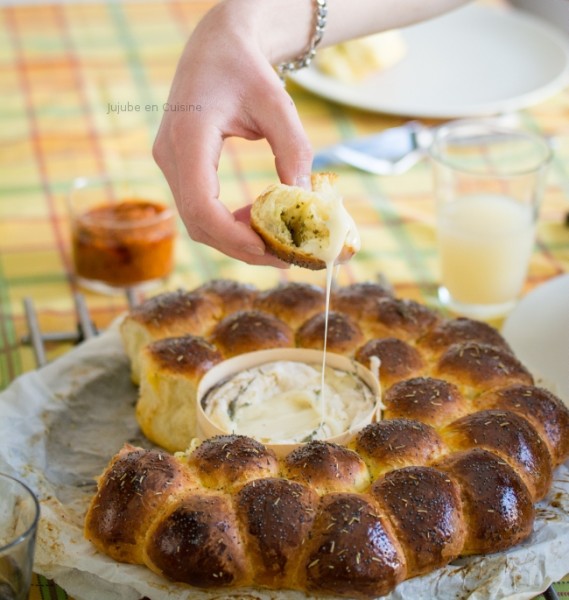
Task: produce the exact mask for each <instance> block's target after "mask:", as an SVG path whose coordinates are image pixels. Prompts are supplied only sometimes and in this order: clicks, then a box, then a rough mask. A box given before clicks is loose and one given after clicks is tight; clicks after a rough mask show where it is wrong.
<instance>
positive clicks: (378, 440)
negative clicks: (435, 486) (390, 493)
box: [350, 419, 444, 478]
mask: <svg viewBox="0 0 569 600" xmlns="http://www.w3.org/2000/svg"><path fill="white" fill-rule="evenodd" d="M350 447H351V448H353V449H354V450H355V451H356V452H357V453H358V454H359V455H360V456H361V457H362V458H363V459H364V461H365V462H366V464H367V466H368V469H369V470H370V473H371V475H372V478H375V477H377V476H379V475H381V474H382V473H385V472H386V471H391V470H393V469H399V468H402V467H406V466H411V465H421V466H423V465H428V464H429V463H431V462H433V461H434V460H436V459H437V458H439V457H440V456H441V455H442V454H443V451H444V445H443V442H442V440H441V438H440V436H439V434H438V433H437V432H436V431H435V430H434V429H433V428H432V427H430V426H429V425H425V424H424V423H420V422H419V421H411V420H409V419H392V420H389V421H380V422H379V423H371V424H370V425H367V426H366V427H364V428H363V429H362V430H361V431H360V432H359V433H358V434H357V435H356V437H355V439H354V440H353V442H352V443H351V444H350Z"/></svg>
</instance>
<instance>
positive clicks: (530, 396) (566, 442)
mask: <svg viewBox="0 0 569 600" xmlns="http://www.w3.org/2000/svg"><path fill="white" fill-rule="evenodd" d="M476 406H477V408H479V409H483V408H497V409H502V410H508V411H512V412H514V413H516V414H518V415H519V416H520V417H523V418H524V419H526V420H527V421H529V422H530V423H531V424H532V426H533V427H534V428H535V430H536V431H538V432H539V434H540V436H541V439H542V440H543V442H544V443H545V444H546V445H547V447H548V450H549V453H550V456H551V461H552V463H553V466H558V465H560V464H562V463H563V462H565V461H566V460H567V458H569V435H567V432H568V431H569V408H567V406H565V404H563V402H561V400H559V398H557V397H556V396H554V395H553V394H552V393H551V392H550V391H548V390H546V389H543V388H539V387H535V386H533V385H523V384H514V385H510V386H506V387H504V388H501V389H498V390H491V391H489V392H486V393H484V394H482V395H481V396H479V397H478V398H477V399H476Z"/></svg>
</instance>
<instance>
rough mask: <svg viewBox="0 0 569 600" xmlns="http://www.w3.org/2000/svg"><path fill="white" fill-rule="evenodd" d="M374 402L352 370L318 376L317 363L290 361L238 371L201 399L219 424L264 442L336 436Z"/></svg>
mask: <svg viewBox="0 0 569 600" xmlns="http://www.w3.org/2000/svg"><path fill="white" fill-rule="evenodd" d="M323 379H324V389H322V381H323ZM322 392H323V396H324V400H325V402H322ZM375 404H376V398H375V396H374V394H373V392H372V391H371V390H370V388H369V387H368V386H367V385H366V384H365V383H364V382H363V381H362V380H361V379H360V377H358V375H357V374H356V373H350V372H347V371H341V370H338V369H333V368H331V367H326V370H325V377H324V378H322V367H321V366H319V365H309V364H306V363H301V362H295V361H276V362H272V363H267V364H265V365H262V366H260V367H255V368H252V369H248V370H245V371H242V372H240V373H238V374H236V375H234V376H233V377H231V378H230V379H229V380H227V381H225V382H224V383H222V384H220V385H219V386H217V387H215V388H213V389H212V390H211V391H210V392H209V393H208V394H207V395H206V397H205V399H204V400H203V401H202V405H203V409H204V412H205V414H206V415H207V416H208V417H209V419H210V420H211V421H212V422H213V423H215V425H217V426H218V427H219V428H220V429H222V430H224V431H226V432H228V433H236V434H241V435H247V436H250V437H253V438H255V439H257V440H258V441H260V442H262V443H265V444H270V443H285V444H288V443H300V442H307V441H310V440H316V439H318V440H321V439H327V438H330V437H334V436H336V435H340V434H341V433H344V432H345V431H347V430H349V429H352V428H357V427H358V426H361V425H363V424H365V423H368V422H369V421H370V415H371V413H372V412H373V410H374V408H375ZM323 405H325V411H324V413H323V410H322V407H323Z"/></svg>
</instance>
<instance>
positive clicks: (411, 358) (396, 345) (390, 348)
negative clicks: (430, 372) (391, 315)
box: [355, 337, 426, 418]
mask: <svg viewBox="0 0 569 600" xmlns="http://www.w3.org/2000/svg"><path fill="white" fill-rule="evenodd" d="M373 356H375V357H377V358H379V360H380V367H379V380H380V382H381V387H382V389H384V390H387V389H388V388H389V387H390V386H392V385H393V384H394V383H396V382H398V381H401V380H402V379H407V378H410V377H417V376H418V375H420V374H421V372H422V371H423V370H424V369H425V367H426V363H425V361H424V360H423V357H422V356H421V353H420V352H419V351H418V350H417V349H416V348H414V347H413V346H411V345H410V344H408V343H407V342H404V341H403V340H400V339H398V338H393V337H388V338H375V339H373V340H369V342H366V343H365V344H364V345H363V346H360V347H359V348H358V349H357V351H356V355H355V359H356V360H357V361H358V362H360V363H362V364H363V365H364V366H366V367H367V368H368V369H369V368H371V367H372V365H371V358H372V357H373ZM388 418H389V417H388Z"/></svg>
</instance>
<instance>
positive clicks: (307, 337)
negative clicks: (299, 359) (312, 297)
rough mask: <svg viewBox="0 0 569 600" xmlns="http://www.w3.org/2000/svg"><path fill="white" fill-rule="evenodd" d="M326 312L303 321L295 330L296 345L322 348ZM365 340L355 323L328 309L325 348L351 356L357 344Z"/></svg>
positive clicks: (316, 348)
mask: <svg viewBox="0 0 569 600" xmlns="http://www.w3.org/2000/svg"><path fill="white" fill-rule="evenodd" d="M325 328H326V313H323V312H321V313H319V314H317V315H314V316H313V317H312V318H310V319H308V321H306V322H305V323H303V324H302V325H301V326H300V327H299V329H298V331H297V332H296V345H297V346H298V347H299V348H313V349H314V350H323V349H324V331H325ZM364 341H365V338H364V335H363V333H362V332H361V330H360V328H359V327H358V325H357V324H356V323H354V322H353V321H352V319H350V317H348V316H347V315H344V314H342V313H337V312H334V311H330V312H329V313H328V336H327V339H326V350H328V351H329V352H335V353H336V354H345V355H347V356H353V354H354V353H355V351H356V349H357V348H358V346H360V345H361V344H362V343H363V342H364Z"/></svg>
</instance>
